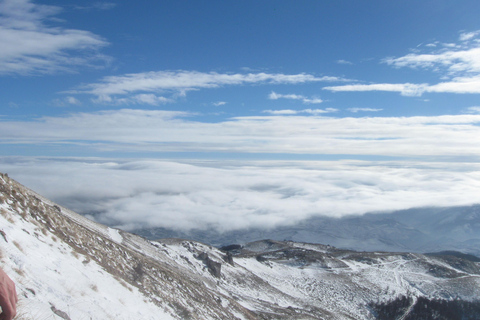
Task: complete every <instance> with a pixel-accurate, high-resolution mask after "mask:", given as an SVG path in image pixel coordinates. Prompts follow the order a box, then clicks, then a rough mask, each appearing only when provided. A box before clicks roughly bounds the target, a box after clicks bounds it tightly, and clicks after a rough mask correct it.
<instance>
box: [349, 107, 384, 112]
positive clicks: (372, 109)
mask: <svg viewBox="0 0 480 320" xmlns="http://www.w3.org/2000/svg"><path fill="white" fill-rule="evenodd" d="M382 110H383V109H375V108H348V111H350V112H353V113H357V112H379V111H382Z"/></svg>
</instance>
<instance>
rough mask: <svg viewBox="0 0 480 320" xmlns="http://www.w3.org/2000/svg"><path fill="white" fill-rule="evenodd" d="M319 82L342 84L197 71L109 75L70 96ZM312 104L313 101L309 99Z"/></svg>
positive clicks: (111, 98)
mask: <svg viewBox="0 0 480 320" xmlns="http://www.w3.org/2000/svg"><path fill="white" fill-rule="evenodd" d="M319 81H342V79H341V78H335V77H316V76H314V75H311V74H306V73H300V74H281V73H274V74H272V73H217V72H209V73H205V72H198V71H185V70H178V71H157V72H144V73H133V74H126V75H122V76H109V77H105V78H103V79H102V80H101V81H100V82H97V83H91V84H87V85H84V86H82V87H80V88H77V89H75V90H71V91H70V93H77V94H80V93H83V94H91V95H94V96H96V97H97V98H96V101H98V102H101V101H103V102H118V101H123V100H122V99H124V100H125V101H129V98H130V95H134V94H138V93H149V94H151V93H155V94H157V93H159V92H169V93H171V94H173V95H176V96H178V95H185V93H186V92H188V91H190V90H199V89H206V88H218V87H223V86H233V85H237V86H238V85H248V84H271V85H279V84H301V83H309V82H319ZM312 102H313V100H312Z"/></svg>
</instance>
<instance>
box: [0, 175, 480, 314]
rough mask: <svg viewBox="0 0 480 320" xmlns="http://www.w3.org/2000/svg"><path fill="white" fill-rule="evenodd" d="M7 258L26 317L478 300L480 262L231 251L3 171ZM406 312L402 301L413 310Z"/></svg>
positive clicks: (325, 309)
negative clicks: (156, 230) (84, 211)
mask: <svg viewBox="0 0 480 320" xmlns="http://www.w3.org/2000/svg"><path fill="white" fill-rule="evenodd" d="M0 249H1V251H0V265H1V266H2V268H3V269H4V270H5V271H6V272H7V273H8V274H9V275H10V276H11V278H12V279H13V280H14V281H15V282H16V284H17V291H18V293H19V296H20V305H19V312H20V316H19V317H18V318H19V319H72V320H75V319H375V318H379V315H380V313H379V312H378V311H377V309H375V308H374V307H372V306H374V305H378V304H380V303H382V302H383V303H388V302H389V301H393V300H395V299H398V298H400V297H402V296H405V297H408V298H409V300H402V301H407V304H409V306H410V307H409V306H407V307H406V308H405V311H404V313H409V312H411V310H413V309H414V308H413V307H412V306H413V305H414V304H415V301H417V300H418V299H419V298H426V299H444V300H452V299H456V300H455V301H458V300H462V301H467V302H471V301H477V300H478V297H479V296H480V265H479V263H478V262H476V261H474V260H475V259H468V258H469V257H466V258H467V259H463V258H460V257H455V256H452V255H443V256H442V255H436V256H433V255H432V256H427V255H421V254H409V253H404V254H402V253H381V252H376V253H375V252H373V253H365V252H362V253H361V252H355V251H347V250H339V249H336V248H334V247H330V246H325V245H319V244H318V245H317V244H305V243H295V242H280V241H271V240H264V241H257V242H254V243H249V244H247V245H244V246H238V245H237V246H230V247H227V248H223V249H224V250H220V249H217V248H214V247H211V246H208V245H205V244H202V243H199V242H194V241H189V240H179V239H165V240H161V241H147V240H145V239H144V238H141V237H139V236H135V235H133V234H129V233H126V232H123V231H120V230H116V229H111V228H108V227H106V226H103V225H100V224H97V223H94V222H92V221H90V220H87V219H86V218H84V217H82V216H80V215H77V214H76V213H74V212H71V211H69V210H68V209H66V208H62V207H60V206H58V205H56V204H55V203H52V202H51V201H49V200H47V199H44V198H42V197H41V196H40V195H38V194H36V193H34V192H33V191H30V190H28V189H26V188H25V187H23V186H21V185H20V184H18V183H17V182H15V181H13V180H11V179H10V178H8V177H7V176H6V175H0ZM402 310H403V309H402Z"/></svg>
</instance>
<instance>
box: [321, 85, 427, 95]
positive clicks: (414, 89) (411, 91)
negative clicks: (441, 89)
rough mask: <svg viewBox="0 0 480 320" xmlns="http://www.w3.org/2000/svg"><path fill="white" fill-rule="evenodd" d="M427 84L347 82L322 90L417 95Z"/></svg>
mask: <svg viewBox="0 0 480 320" xmlns="http://www.w3.org/2000/svg"><path fill="white" fill-rule="evenodd" d="M428 88H429V86H428V85H427V84H413V83H397V84H394V83H375V84H349V85H343V86H331V87H324V88H323V89H324V90H330V91H334V92H341V91H388V92H399V93H400V94H401V95H403V96H408V97H419V96H421V95H422V94H423V93H424V92H425V91H427V90H428Z"/></svg>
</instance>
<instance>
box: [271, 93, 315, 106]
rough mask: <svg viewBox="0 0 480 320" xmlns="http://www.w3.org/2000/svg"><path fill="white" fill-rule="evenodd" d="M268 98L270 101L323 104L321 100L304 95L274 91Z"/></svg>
mask: <svg viewBox="0 0 480 320" xmlns="http://www.w3.org/2000/svg"><path fill="white" fill-rule="evenodd" d="M268 98H269V99H270V100H278V99H289V100H300V101H302V102H303V103H305V104H319V103H322V102H323V100H322V99H320V98H308V97H305V96H303V95H298V94H280V93H276V92H274V91H272V92H271V93H270V94H269V95H268Z"/></svg>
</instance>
